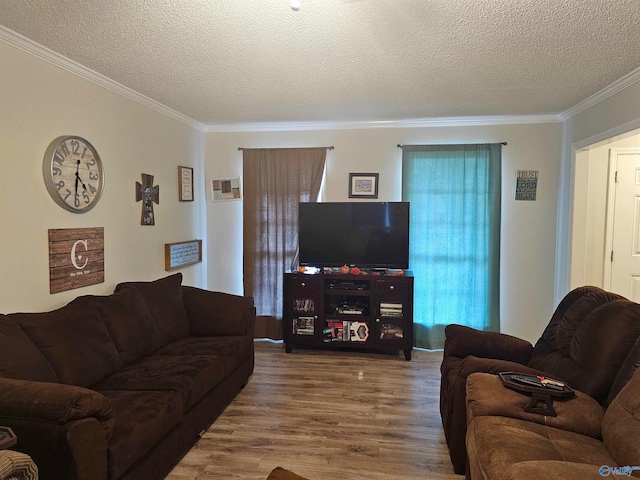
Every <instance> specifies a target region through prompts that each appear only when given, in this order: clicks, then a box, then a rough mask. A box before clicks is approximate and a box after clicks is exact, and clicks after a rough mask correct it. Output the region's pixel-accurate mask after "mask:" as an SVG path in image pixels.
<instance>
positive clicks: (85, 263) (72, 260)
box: [71, 240, 89, 270]
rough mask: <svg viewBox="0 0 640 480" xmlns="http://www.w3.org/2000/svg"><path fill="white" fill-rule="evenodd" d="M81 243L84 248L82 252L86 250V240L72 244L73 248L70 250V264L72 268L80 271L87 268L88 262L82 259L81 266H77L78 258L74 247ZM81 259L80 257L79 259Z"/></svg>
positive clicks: (86, 259)
mask: <svg viewBox="0 0 640 480" xmlns="http://www.w3.org/2000/svg"><path fill="white" fill-rule="evenodd" d="M79 243H81V244H82V245H83V246H84V250H85V251H86V250H87V241H86V240H78V241H77V242H75V243H74V244H73V247H72V248H71V263H73V266H74V267H76V269H78V270H82V269H83V268H84V267H86V266H87V263H88V262H89V259H88V258H85V259H84V263H83V264H82V265H78V262H77V260H78V258H77V257H76V247H77V246H78V244H79ZM80 258H82V257H80Z"/></svg>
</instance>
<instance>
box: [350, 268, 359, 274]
mask: <svg viewBox="0 0 640 480" xmlns="http://www.w3.org/2000/svg"><path fill="white" fill-rule="evenodd" d="M351 273H352V274H353V275H359V274H360V269H359V268H358V267H353V268H352V269H351Z"/></svg>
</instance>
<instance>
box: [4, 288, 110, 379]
mask: <svg viewBox="0 0 640 480" xmlns="http://www.w3.org/2000/svg"><path fill="white" fill-rule="evenodd" d="M11 317H12V318H13V319H14V320H15V321H16V323H18V324H19V325H20V326H21V327H22V329H23V330H24V332H25V333H26V334H27V336H28V337H29V338H30V339H31V341H32V342H33V344H34V345H35V346H36V347H37V348H38V350H40V352H41V353H42V355H43V356H44V358H46V359H47V361H48V362H49V364H51V366H52V367H53V370H54V371H55V373H56V375H57V377H58V379H59V381H60V382H61V383H65V384H68V385H77V386H80V387H91V386H92V385H94V384H96V383H97V382H99V381H100V380H102V379H103V378H105V377H107V376H108V375H111V374H112V373H113V372H115V371H116V370H118V369H120V368H121V366H122V362H121V361H120V356H119V355H118V350H117V349H116V346H115V344H114V343H113V340H112V338H111V336H110V335H109V332H108V331H107V327H106V326H105V324H104V322H103V321H102V318H101V317H100V314H99V313H98V311H97V310H96V309H95V308H93V307H91V306H90V305H89V304H88V303H87V302H85V301H84V300H83V299H82V297H81V298H78V299H75V300H74V301H72V302H71V303H69V304H68V305H66V306H64V307H62V308H60V309H58V310H54V311H52V312H45V313H14V314H12V315H11Z"/></svg>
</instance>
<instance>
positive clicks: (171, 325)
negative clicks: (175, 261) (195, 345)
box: [116, 273, 189, 345]
mask: <svg viewBox="0 0 640 480" xmlns="http://www.w3.org/2000/svg"><path fill="white" fill-rule="evenodd" d="M181 284H182V274H181V273H176V274H174V275H170V276H168V277H165V278H161V279H159V280H155V281H153V282H126V283H120V284H118V285H117V286H116V292H117V291H119V290H121V289H123V288H124V287H126V286H130V287H133V288H136V289H137V290H138V291H139V292H140V293H141V294H142V298H143V299H144V301H145V303H146V304H147V307H148V308H149V312H151V316H152V317H153V319H154V320H155V322H156V325H157V326H158V329H159V331H160V341H161V343H162V344H163V345H164V344H167V343H169V342H172V341H174V340H177V339H179V338H184V337H186V336H188V335H189V320H188V318H187V312H186V311H185V309H184V303H183V300H182V286H181Z"/></svg>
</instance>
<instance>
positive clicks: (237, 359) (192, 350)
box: [156, 336, 253, 375]
mask: <svg viewBox="0 0 640 480" xmlns="http://www.w3.org/2000/svg"><path fill="white" fill-rule="evenodd" d="M156 355H169V356H176V355H177V356H186V355H207V356H214V357H216V358H220V359H221V360H222V361H223V362H224V374H225V375H229V374H231V373H232V372H233V371H234V370H235V369H236V368H238V366H240V364H242V363H243V362H245V361H247V360H248V359H251V358H253V339H252V338H249V337H245V336H242V337H187V338H183V339H181V340H177V341H175V342H172V343H170V344H169V345H165V346H164V347H162V348H161V349H160V350H158V351H157V352H156Z"/></svg>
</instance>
